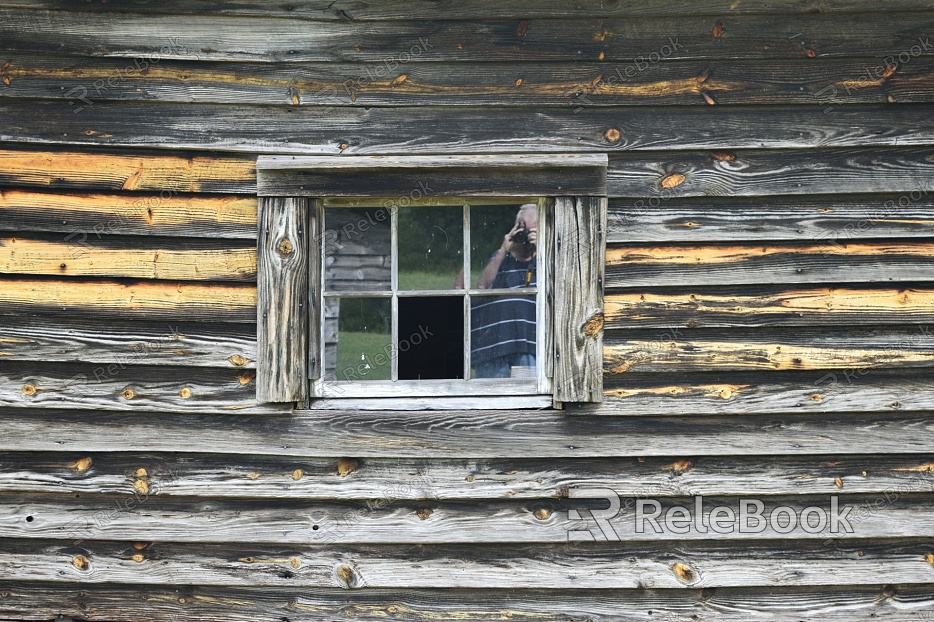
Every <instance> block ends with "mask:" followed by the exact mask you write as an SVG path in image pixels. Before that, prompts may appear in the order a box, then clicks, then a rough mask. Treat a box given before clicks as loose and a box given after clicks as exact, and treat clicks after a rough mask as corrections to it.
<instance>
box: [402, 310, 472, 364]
mask: <svg viewBox="0 0 934 622" xmlns="http://www.w3.org/2000/svg"><path fill="white" fill-rule="evenodd" d="M398 352H399V380H425V379H430V378H435V379H437V378H447V379H460V380H463V378H464V297H463V296H427V297H422V296H419V297H415V298H399V346H398Z"/></svg>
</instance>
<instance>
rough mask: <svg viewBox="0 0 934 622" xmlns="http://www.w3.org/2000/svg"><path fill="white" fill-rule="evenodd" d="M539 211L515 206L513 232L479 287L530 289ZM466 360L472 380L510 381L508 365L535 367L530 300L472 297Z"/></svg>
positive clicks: (532, 302) (527, 297)
mask: <svg viewBox="0 0 934 622" xmlns="http://www.w3.org/2000/svg"><path fill="white" fill-rule="evenodd" d="M537 241H538V210H537V207H536V205H535V204H534V203H526V204H525V205H523V206H522V207H520V208H519V213H518V214H517V215H516V222H515V225H514V226H513V228H512V229H511V230H510V231H509V233H507V234H506V235H505V236H504V237H503V243H502V245H501V246H500V247H499V249H498V250H497V251H496V252H495V253H493V256H492V257H490V261H489V262H488V263H487V265H486V267H485V268H484V269H483V272H481V273H480V277H479V279H478V282H477V288H478V289H523V288H528V287H534V286H535V259H536V242H537ZM471 302H472V305H471V326H472V328H471V331H470V337H471V339H470V343H471V360H472V363H473V367H474V370H475V372H476V377H477V378H509V377H510V368H511V367H529V368H533V369H534V368H535V296H534V295H525V296H495V297H493V296H475V297H474V298H472V299H471Z"/></svg>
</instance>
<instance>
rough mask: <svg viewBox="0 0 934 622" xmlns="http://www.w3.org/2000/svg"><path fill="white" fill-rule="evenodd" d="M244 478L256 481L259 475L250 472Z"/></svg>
mask: <svg viewBox="0 0 934 622" xmlns="http://www.w3.org/2000/svg"><path fill="white" fill-rule="evenodd" d="M246 476H247V477H248V478H249V479H257V478H259V473H257V472H256V471H250V472H249V473H247V474H246Z"/></svg>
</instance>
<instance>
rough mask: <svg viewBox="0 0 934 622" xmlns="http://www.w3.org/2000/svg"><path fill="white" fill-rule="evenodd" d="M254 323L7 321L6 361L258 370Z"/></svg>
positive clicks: (0, 356)
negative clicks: (256, 367)
mask: <svg viewBox="0 0 934 622" xmlns="http://www.w3.org/2000/svg"><path fill="white" fill-rule="evenodd" d="M255 360H256V329H255V328H254V327H253V326H252V325H250V324H224V325H211V324H204V323H202V324H192V323H176V322H164V323H162V324H158V323H153V322H140V321H137V322H119V321H114V320H111V321H95V320H81V319H69V320H67V321H66V320H61V319H58V320H54V321H50V320H49V319H47V318H33V317H15V316H8V317H4V318H3V321H2V322H0V361H13V362H17V363H23V362H27V361H40V362H58V363H79V362H80V363H98V364H103V365H104V366H105V367H106V366H107V365H110V364H111V363H117V362H119V363H121V364H124V365H125V364H131V363H135V364H145V365H175V366H194V367H222V368H228V369H253V368H255V366H256V363H255Z"/></svg>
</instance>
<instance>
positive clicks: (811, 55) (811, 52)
mask: <svg viewBox="0 0 934 622" xmlns="http://www.w3.org/2000/svg"><path fill="white" fill-rule="evenodd" d="M805 54H806V55H807V57H808V58H817V52H815V51H814V50H812V49H811V48H808V49H807V51H805Z"/></svg>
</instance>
